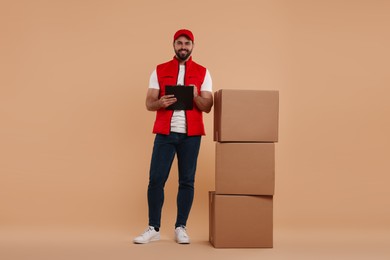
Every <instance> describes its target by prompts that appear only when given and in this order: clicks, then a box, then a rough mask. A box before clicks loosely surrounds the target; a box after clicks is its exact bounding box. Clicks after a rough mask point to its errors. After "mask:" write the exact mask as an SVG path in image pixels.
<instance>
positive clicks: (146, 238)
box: [133, 226, 160, 244]
mask: <svg viewBox="0 0 390 260" xmlns="http://www.w3.org/2000/svg"><path fill="white" fill-rule="evenodd" d="M157 240H160V232H159V231H156V230H155V229H154V227H151V226H149V227H148V228H147V229H146V230H145V231H144V233H142V234H141V235H140V236H138V237H136V238H134V240H133V242H134V243H135V244H146V243H149V242H151V241H157Z"/></svg>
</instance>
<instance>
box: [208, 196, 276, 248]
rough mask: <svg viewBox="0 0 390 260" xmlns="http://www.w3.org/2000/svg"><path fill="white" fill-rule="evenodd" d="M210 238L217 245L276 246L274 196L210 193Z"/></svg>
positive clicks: (220, 246) (228, 246)
mask: <svg viewBox="0 0 390 260" xmlns="http://www.w3.org/2000/svg"><path fill="white" fill-rule="evenodd" d="M209 209H210V211H209V214H210V215H209V218H210V222H209V223H210V227H209V241H210V243H211V244H212V245H213V246H214V247H216V248H246V247H267V248H270V247H273V197H272V196H247V195H217V194H215V192H209Z"/></svg>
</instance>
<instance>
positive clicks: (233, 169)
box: [215, 142, 275, 195]
mask: <svg viewBox="0 0 390 260" xmlns="http://www.w3.org/2000/svg"><path fill="white" fill-rule="evenodd" d="M274 189H275V144H274V143H218V142H217V143H216V149H215V191H216V194H237V195H240V194H245V195H273V194H274Z"/></svg>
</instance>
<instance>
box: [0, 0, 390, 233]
mask: <svg viewBox="0 0 390 260" xmlns="http://www.w3.org/2000/svg"><path fill="white" fill-rule="evenodd" d="M389 11H390V3H389V2H388V1H380V0H377V1H368V0H367V1H303V0H299V1H287V0H286V1H281V0H279V1H257V0H256V1H255V0H244V1H238V0H237V1H233V0H229V1H226V0H224V1H222V0H218V1H204V0H200V1H193V2H183V1H171V0H169V1H119V0H113V1H92V0H91V1H87V0H84V1H49V0H46V1H45V0H40V1H27V0H25V1H22V0H21V1H11V0H8V1H7V0H6V1H2V2H1V4H0V35H1V39H0V57H1V58H0V228H5V227H13V226H41V225H44V226H45V225H47V226H90V225H92V226H100V227H108V228H113V227H119V228H127V229H133V230H137V231H140V230H141V229H142V228H144V226H145V225H146V224H147V220H146V217H147V207H146V186H147V181H148V180H147V179H148V168H149V159H150V153H151V148H152V142H153V135H152V133H151V128H152V124H153V120H154V114H153V113H151V112H148V111H146V109H145V107H144V99H145V94H146V89H147V86H148V80H149V75H150V73H151V71H152V70H153V69H154V67H155V65H156V64H157V63H161V62H164V61H166V60H168V59H170V58H172V57H173V51H172V46H171V42H172V36H173V33H174V32H175V31H176V30H177V29H180V28H183V27H185V28H190V29H191V30H193V32H194V34H195V38H196V39H195V41H196V46H195V50H194V52H193V56H194V60H196V61H198V62H199V63H201V64H203V65H205V66H207V67H208V68H209V70H210V72H211V74H212V77H213V82H214V90H218V89H222V88H226V89H275V90H279V91H280V137H279V143H278V144H277V146H276V152H277V173H276V174H277V176H276V195H275V226H277V227H304V226H306V227H312V226H315V227H329V226H347V227H383V226H387V227H388V226H390V223H389V219H390V207H388V199H389V196H390V189H389V188H388V183H389V181H390V177H389V172H390V166H389V163H388V161H389V160H388V158H389V154H390V137H389V133H390V117H389V114H390V77H389V75H390V74H389V67H390V64H389V60H390V52H389V49H388V48H389V46H390V35H389V33H388V28H389V25H390V16H389V15H388V14H389ZM212 118H213V114H212V113H210V114H207V115H205V121H206V130H207V132H208V135H207V136H206V137H205V138H203V143H202V147H201V155H200V157H199V165H198V169H199V170H198V173H197V182H196V185H197V189H196V198H195V202H194V207H193V211H192V215H191V217H190V220H189V225H192V226H193V227H194V226H199V227H201V228H200V229H199V230H201V232H204V233H206V232H207V217H208V204H207V192H208V191H209V190H213V189H214V149H215V148H214V143H213V140H212ZM243 127H250V126H243ZM176 175H177V171H176V166H175V167H174V168H173V170H172V174H171V179H170V180H169V183H168V184H167V196H166V204H165V208H164V212H163V225H165V226H171V225H173V224H174V217H175V211H176V210H175V195H176Z"/></svg>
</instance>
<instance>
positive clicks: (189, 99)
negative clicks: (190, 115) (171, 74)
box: [165, 85, 194, 110]
mask: <svg viewBox="0 0 390 260" xmlns="http://www.w3.org/2000/svg"><path fill="white" fill-rule="evenodd" d="M165 95H175V98H176V99H177V101H176V102H175V103H173V104H172V105H170V106H168V107H166V108H165V109H167V110H191V109H193V107H194V102H193V100H194V86H183V85H173V86H165Z"/></svg>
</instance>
